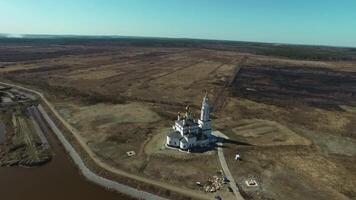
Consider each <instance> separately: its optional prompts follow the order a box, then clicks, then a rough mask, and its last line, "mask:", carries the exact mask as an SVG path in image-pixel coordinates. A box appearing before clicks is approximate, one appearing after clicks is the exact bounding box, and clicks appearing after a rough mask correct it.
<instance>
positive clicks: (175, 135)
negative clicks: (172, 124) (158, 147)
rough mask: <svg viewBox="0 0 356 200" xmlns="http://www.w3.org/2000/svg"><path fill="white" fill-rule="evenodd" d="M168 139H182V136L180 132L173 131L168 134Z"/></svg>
mask: <svg viewBox="0 0 356 200" xmlns="http://www.w3.org/2000/svg"><path fill="white" fill-rule="evenodd" d="M168 137H170V138H177V139H181V138H182V135H181V134H180V133H179V132H178V131H172V132H170V133H169V134H168Z"/></svg>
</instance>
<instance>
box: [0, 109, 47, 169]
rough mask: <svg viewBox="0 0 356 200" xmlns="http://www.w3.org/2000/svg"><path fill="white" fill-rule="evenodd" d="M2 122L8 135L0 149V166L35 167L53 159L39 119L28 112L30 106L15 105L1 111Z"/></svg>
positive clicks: (5, 136) (0, 118)
mask: <svg viewBox="0 0 356 200" xmlns="http://www.w3.org/2000/svg"><path fill="white" fill-rule="evenodd" d="M0 122H1V123H2V124H3V126H2V129H3V131H4V132H5V131H6V135H5V134H4V135H3V143H2V144H1V151H0V166H23V167H34V166H40V165H43V164H46V163H47V162H49V161H50V160H51V159H52V156H53V154H52V151H51V148H50V146H49V145H48V142H47V140H46V139H45V136H44V133H43V130H42V129H41V128H40V125H39V124H38V121H37V120H35V119H34V117H33V116H32V114H31V113H30V112H28V106H25V105H15V106H13V107H12V108H11V109H7V110H2V111H1V112H0Z"/></svg>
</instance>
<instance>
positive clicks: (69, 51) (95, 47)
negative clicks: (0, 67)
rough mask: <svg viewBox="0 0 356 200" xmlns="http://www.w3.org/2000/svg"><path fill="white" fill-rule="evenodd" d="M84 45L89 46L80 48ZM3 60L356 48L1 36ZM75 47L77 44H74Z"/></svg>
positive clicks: (344, 54)
mask: <svg viewBox="0 0 356 200" xmlns="http://www.w3.org/2000/svg"><path fill="white" fill-rule="evenodd" d="M78 45H79V46H81V47H87V48H78ZM0 46H2V47H3V48H2V50H1V52H0V61H3V62H14V61H24V60H37V59H44V58H54V57H59V56H63V55H78V54H90V53H98V52H106V51H114V50H115V49H117V48H122V47H165V48H170V47H172V48H203V49H212V50H224V51H239V52H246V53H253V54H258V55H266V56H277V57H286V58H292V59H303V60H356V48H346V47H329V46H309V45H289V44H271V43H257V42H238V41H219V40H200V39H170V38H139V37H127V38H125V37H49V38H1V37H0ZM7 46H8V47H13V46H18V47H22V46H33V47H34V48H36V47H51V46H53V47H57V48H58V46H61V47H63V48H62V49H61V50H54V51H49V52H46V51H23V49H21V48H19V49H13V48H12V49H11V50H10V49H9V50H7V49H6V47H7ZM73 46H75V47H73Z"/></svg>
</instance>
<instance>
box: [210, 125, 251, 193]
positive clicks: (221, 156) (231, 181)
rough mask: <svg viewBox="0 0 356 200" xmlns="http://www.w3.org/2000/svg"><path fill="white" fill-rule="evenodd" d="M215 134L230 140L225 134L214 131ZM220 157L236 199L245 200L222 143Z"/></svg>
mask: <svg viewBox="0 0 356 200" xmlns="http://www.w3.org/2000/svg"><path fill="white" fill-rule="evenodd" d="M213 134H214V135H215V136H217V137H220V138H225V139H229V138H228V137H227V136H226V135H224V134H223V133H221V132H220V131H214V132H213ZM218 156H219V160H220V164H221V167H222V169H223V171H224V174H225V176H226V177H227V178H228V179H229V181H230V187H231V188H232V190H233V192H234V194H235V197H236V199H237V200H244V198H243V197H242V196H241V194H240V192H239V188H237V185H236V182H235V179H234V177H233V176H232V174H231V172H230V170H229V167H228V166H227V163H226V160H225V156H224V151H223V149H222V143H221V142H218Z"/></svg>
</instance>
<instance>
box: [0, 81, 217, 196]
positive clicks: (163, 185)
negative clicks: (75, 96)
mask: <svg viewBox="0 0 356 200" xmlns="http://www.w3.org/2000/svg"><path fill="white" fill-rule="evenodd" d="M0 84H3V85H7V86H11V87H15V88H18V89H21V90H24V91H27V92H31V93H34V94H36V95H38V96H39V97H40V98H41V99H42V101H43V103H45V104H46V105H47V106H48V108H49V109H50V111H51V112H52V113H53V114H54V115H55V117H56V118H57V119H58V120H59V121H60V122H61V123H62V124H63V125H64V126H65V128H66V129H67V130H68V131H69V132H71V133H72V135H73V136H74V138H75V139H76V140H77V142H78V143H79V145H80V146H81V147H82V148H83V150H84V151H85V152H86V153H87V154H88V155H89V157H90V158H91V159H92V160H93V161H94V162H95V164H96V165H98V166H99V167H101V168H103V169H105V170H107V171H109V172H111V173H113V174H117V175H120V176H124V177H127V178H131V179H134V180H137V181H140V182H143V183H146V184H150V185H154V186H157V187H160V188H164V189H167V190H170V191H173V192H177V193H179V194H183V195H186V196H190V197H192V198H194V199H206V200H210V199H212V196H211V195H209V194H204V193H199V192H198V191H195V190H191V189H186V188H180V187H177V186H174V185H171V184H167V183H163V182H159V181H155V180H151V179H148V178H145V177H142V176H138V175H135V174H130V173H127V172H125V171H123V170H120V169H117V168H115V167H113V166H111V165H108V164H106V163H105V162H102V161H101V160H100V158H98V156H97V155H96V154H95V153H94V152H93V151H92V150H91V149H90V148H89V146H88V145H87V144H86V142H85V141H84V139H83V138H82V136H81V135H80V134H79V132H78V131H77V130H76V129H75V128H74V127H72V126H71V125H70V124H69V123H68V122H66V121H65V120H64V119H63V117H62V116H61V115H60V114H59V113H58V112H57V110H56V109H55V108H54V106H53V105H52V104H51V103H50V102H49V101H48V100H47V98H46V97H45V96H44V95H43V94H42V93H40V92H38V91H36V90H33V89H29V88H25V87H23V86H19V85H15V84H10V83H5V82H1V81H0ZM83 174H84V173H83ZM119 192H122V193H124V194H125V192H123V191H119Z"/></svg>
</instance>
